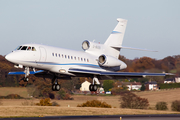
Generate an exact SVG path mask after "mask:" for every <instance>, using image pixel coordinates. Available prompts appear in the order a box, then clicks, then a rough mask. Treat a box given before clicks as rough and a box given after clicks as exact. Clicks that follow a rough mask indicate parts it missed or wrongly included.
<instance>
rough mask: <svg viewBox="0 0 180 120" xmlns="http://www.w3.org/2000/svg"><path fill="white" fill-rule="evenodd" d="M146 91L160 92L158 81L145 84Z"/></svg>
mask: <svg viewBox="0 0 180 120" xmlns="http://www.w3.org/2000/svg"><path fill="white" fill-rule="evenodd" d="M145 86H146V90H159V88H158V86H157V82H156V81H150V82H146V83H145Z"/></svg>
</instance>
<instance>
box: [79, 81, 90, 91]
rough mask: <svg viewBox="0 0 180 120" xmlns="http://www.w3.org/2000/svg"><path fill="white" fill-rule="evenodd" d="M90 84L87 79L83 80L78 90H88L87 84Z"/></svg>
mask: <svg viewBox="0 0 180 120" xmlns="http://www.w3.org/2000/svg"><path fill="white" fill-rule="evenodd" d="M90 84H91V83H90V82H88V81H85V82H83V83H82V84H81V88H80V91H82V92H88V91H89V85H90Z"/></svg>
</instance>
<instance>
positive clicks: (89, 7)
mask: <svg viewBox="0 0 180 120" xmlns="http://www.w3.org/2000/svg"><path fill="white" fill-rule="evenodd" d="M179 5H180V1H179V0H0V41H1V44H0V54H1V55H6V54H7V53H9V52H11V51H12V50H13V49H15V48H16V47H17V46H18V45H20V44H24V43H42V44H46V45H52V46H57V47H63V48H69V49H74V50H80V51H82V48H81V44H82V42H83V41H84V40H90V41H93V40H95V41H96V42H100V43H104V42H105V41H106V39H107V38H108V36H109V35H110V33H111V32H112V30H113V29H114V27H115V26H116V25H117V21H116V19H117V18H124V19H127V20H128V24H127V28H126V33H125V36H124V41H123V46H127V47H136V48H146V49H150V50H157V51H159V52H145V51H137V50H127V49H123V50H121V53H120V54H121V55H124V56H125V57H126V58H128V59H134V58H137V57H138V58H139V57H143V56H147V57H151V58H155V59H163V58H164V57H167V56H172V55H178V54H180V48H179V46H180V7H179Z"/></svg>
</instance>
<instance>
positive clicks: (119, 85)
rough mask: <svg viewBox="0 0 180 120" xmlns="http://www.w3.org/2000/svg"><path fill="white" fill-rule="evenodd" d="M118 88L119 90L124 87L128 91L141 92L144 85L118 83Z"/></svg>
mask: <svg viewBox="0 0 180 120" xmlns="http://www.w3.org/2000/svg"><path fill="white" fill-rule="evenodd" d="M116 86H117V87H118V88H120V87H122V86H126V87H127V90H129V91H131V90H140V89H141V87H142V84H141V83H140V82H136V81H134V82H120V81H119V82H116Z"/></svg>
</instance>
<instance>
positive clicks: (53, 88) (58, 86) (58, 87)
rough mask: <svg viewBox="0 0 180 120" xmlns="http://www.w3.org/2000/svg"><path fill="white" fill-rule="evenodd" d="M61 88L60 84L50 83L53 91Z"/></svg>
mask: <svg viewBox="0 0 180 120" xmlns="http://www.w3.org/2000/svg"><path fill="white" fill-rule="evenodd" d="M60 89H61V86H60V85H59V84H53V85H52V90H53V91H59V90H60Z"/></svg>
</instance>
